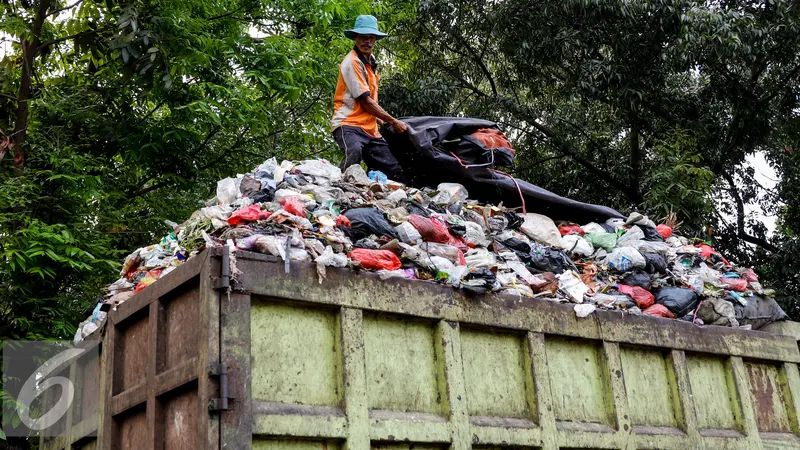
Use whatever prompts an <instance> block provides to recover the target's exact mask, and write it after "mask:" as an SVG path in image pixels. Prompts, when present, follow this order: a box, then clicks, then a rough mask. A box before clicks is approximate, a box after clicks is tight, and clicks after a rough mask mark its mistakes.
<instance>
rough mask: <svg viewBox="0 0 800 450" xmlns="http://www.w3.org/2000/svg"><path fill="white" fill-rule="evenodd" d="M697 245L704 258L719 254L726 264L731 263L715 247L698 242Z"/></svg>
mask: <svg viewBox="0 0 800 450" xmlns="http://www.w3.org/2000/svg"><path fill="white" fill-rule="evenodd" d="M695 247H697V248H699V249H700V256H702V257H703V258H705V259H708V258H710V257H711V255H719V257H720V258H721V259H722V262H723V263H724V264H725V265H726V266H730V265H731V263H729V262H728V260H726V259H725V258H724V257H723V256H722V255H721V254H719V253H718V252H717V251H716V250H714V248H713V247H711V246H709V245H706V244H697V245H695Z"/></svg>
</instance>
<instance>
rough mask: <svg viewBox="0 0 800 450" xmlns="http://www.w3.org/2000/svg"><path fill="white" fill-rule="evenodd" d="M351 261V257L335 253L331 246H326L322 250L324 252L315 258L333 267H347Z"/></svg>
mask: <svg viewBox="0 0 800 450" xmlns="http://www.w3.org/2000/svg"><path fill="white" fill-rule="evenodd" d="M349 261H350V259H349V258H348V257H347V255H343V254H341V253H334V252H333V249H332V248H331V247H330V246H327V247H325V250H324V251H323V252H322V254H321V255H319V256H317V258H316V259H315V260H314V262H316V263H317V264H322V265H323V266H331V267H347V263H348V262H349Z"/></svg>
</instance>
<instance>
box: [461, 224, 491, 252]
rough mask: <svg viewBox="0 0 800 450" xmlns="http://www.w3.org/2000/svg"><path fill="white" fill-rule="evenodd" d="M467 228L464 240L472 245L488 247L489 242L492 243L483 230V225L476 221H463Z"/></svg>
mask: <svg viewBox="0 0 800 450" xmlns="http://www.w3.org/2000/svg"><path fill="white" fill-rule="evenodd" d="M461 224H462V225H464V228H465V229H466V231H465V233H464V241H466V243H467V244H468V245H469V246H471V247H488V246H489V244H491V243H492V241H490V240H489V239H487V238H486V234H484V232H483V227H481V226H480V225H478V224H477V223H475V222H470V221H464V222H461Z"/></svg>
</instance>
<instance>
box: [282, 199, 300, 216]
mask: <svg viewBox="0 0 800 450" xmlns="http://www.w3.org/2000/svg"><path fill="white" fill-rule="evenodd" d="M281 207H282V208H283V210H284V211H286V212H288V213H289V214H292V215H295V216H299V217H305V216H306V212H305V211H303V202H301V201H300V199H299V198H297V197H283V198H282V199H281Z"/></svg>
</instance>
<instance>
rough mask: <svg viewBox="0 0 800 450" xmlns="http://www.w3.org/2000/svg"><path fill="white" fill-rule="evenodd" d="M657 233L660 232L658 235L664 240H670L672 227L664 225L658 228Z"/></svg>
mask: <svg viewBox="0 0 800 450" xmlns="http://www.w3.org/2000/svg"><path fill="white" fill-rule="evenodd" d="M656 231H658V234H660V235H661V237H662V238H664V239H668V238H669V237H670V236H672V227H670V226H667V225H664V224H661V225H659V226H657V227H656Z"/></svg>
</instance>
